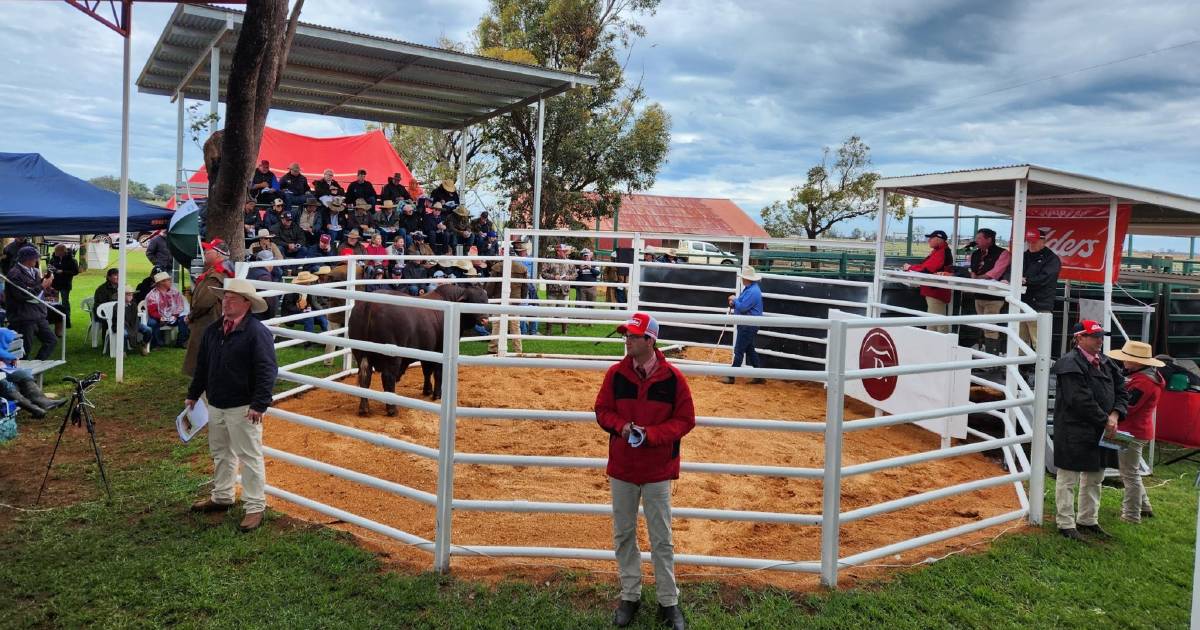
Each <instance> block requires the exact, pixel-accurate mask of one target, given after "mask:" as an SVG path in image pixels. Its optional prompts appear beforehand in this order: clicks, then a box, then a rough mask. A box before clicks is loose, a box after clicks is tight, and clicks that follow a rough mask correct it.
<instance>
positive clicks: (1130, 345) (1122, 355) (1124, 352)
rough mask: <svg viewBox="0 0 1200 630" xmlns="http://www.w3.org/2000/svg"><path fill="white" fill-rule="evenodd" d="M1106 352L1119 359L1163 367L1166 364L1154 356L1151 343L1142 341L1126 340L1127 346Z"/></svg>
mask: <svg viewBox="0 0 1200 630" xmlns="http://www.w3.org/2000/svg"><path fill="white" fill-rule="evenodd" d="M1104 354H1107V355H1108V356H1110V357H1112V358H1114V359H1116V360H1118V361H1132V362H1134V363H1141V364H1142V365H1148V366H1150V367H1162V366H1164V365H1166V364H1165V363H1163V362H1162V361H1159V360H1158V359H1155V358H1154V350H1153V349H1152V348H1151V347H1150V344H1148V343H1142V342H1140V341H1126V342H1125V347H1123V348H1121V349H1120V350H1109V351H1108V352H1105V353H1104Z"/></svg>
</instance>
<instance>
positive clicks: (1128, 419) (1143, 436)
mask: <svg viewBox="0 0 1200 630" xmlns="http://www.w3.org/2000/svg"><path fill="white" fill-rule="evenodd" d="M1125 390H1126V391H1128V392H1129V411H1126V412H1125V417H1124V418H1123V419H1122V420H1121V422H1119V423H1118V424H1117V429H1118V430H1120V431H1125V432H1127V433H1130V434H1131V435H1133V437H1135V438H1137V439H1139V440H1145V441H1147V442H1148V441H1150V440H1153V439H1154V422H1153V419H1154V412H1155V410H1157V409H1158V399H1159V396H1161V395H1162V390H1163V382H1162V378H1161V377H1160V376H1159V375H1158V370H1155V369H1154V368H1146V369H1144V370H1138V371H1137V372H1134V373H1133V374H1130V375H1129V378H1128V379H1126V381H1125Z"/></svg>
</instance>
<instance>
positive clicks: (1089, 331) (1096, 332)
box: [1072, 319, 1108, 337]
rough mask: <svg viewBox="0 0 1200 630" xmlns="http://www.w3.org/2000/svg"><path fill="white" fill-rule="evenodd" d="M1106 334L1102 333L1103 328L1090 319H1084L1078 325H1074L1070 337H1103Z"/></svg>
mask: <svg viewBox="0 0 1200 630" xmlns="http://www.w3.org/2000/svg"><path fill="white" fill-rule="evenodd" d="M1106 334H1108V333H1107V332H1105V331H1104V327H1103V326H1101V325H1100V323H1099V322H1097V321H1095V320H1092V319H1085V320H1083V321H1081V322H1079V323H1078V324H1075V329H1074V330H1073V331H1072V335H1073V336H1075V337H1078V336H1080V335H1086V336H1089V337H1103V336H1104V335H1106Z"/></svg>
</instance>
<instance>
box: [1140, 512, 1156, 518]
mask: <svg viewBox="0 0 1200 630" xmlns="http://www.w3.org/2000/svg"><path fill="white" fill-rule="evenodd" d="M1142 518H1154V510H1142Z"/></svg>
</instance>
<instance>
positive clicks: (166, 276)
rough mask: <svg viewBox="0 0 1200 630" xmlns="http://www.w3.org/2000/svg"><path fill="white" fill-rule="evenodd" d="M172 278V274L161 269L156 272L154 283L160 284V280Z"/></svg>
mask: <svg viewBox="0 0 1200 630" xmlns="http://www.w3.org/2000/svg"><path fill="white" fill-rule="evenodd" d="M170 279H171V274H169V273H167V272H165V271H160V272H158V273H156V274H154V284H158V283H159V282H162V281H163V280H170Z"/></svg>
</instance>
